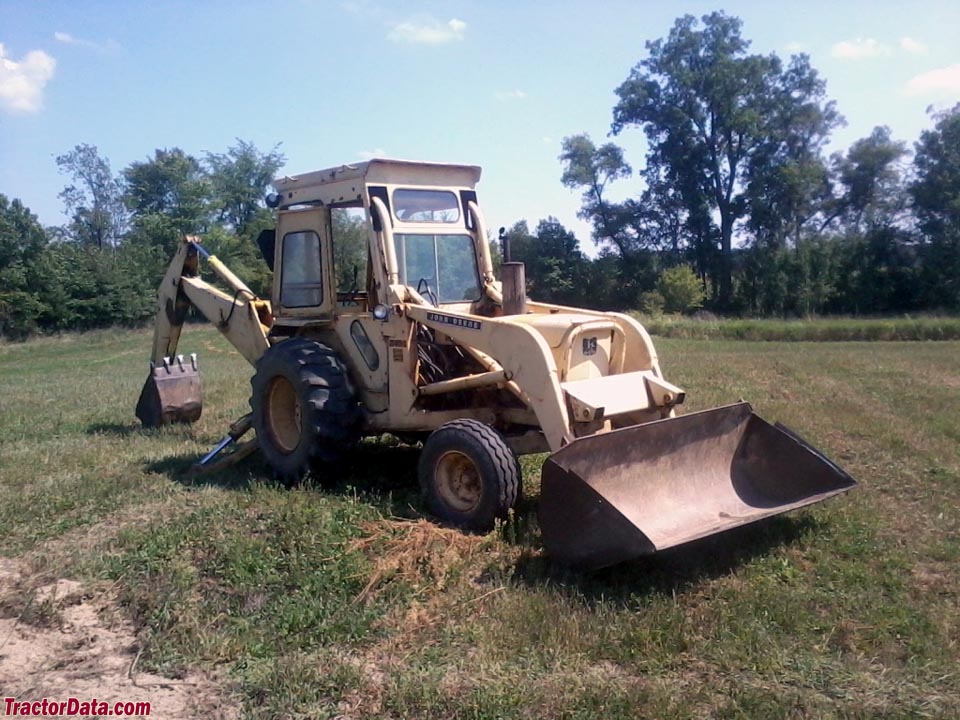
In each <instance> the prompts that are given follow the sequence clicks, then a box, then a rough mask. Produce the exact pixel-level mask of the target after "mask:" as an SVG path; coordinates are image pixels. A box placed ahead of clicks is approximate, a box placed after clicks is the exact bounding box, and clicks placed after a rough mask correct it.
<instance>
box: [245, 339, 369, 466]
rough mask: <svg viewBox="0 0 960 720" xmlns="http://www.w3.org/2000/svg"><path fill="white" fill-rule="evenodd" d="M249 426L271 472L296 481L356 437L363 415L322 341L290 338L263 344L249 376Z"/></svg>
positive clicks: (340, 452) (333, 458) (341, 368)
mask: <svg viewBox="0 0 960 720" xmlns="http://www.w3.org/2000/svg"><path fill="white" fill-rule="evenodd" d="M250 384H251V386H252V389H253V392H252V394H251V396H250V407H251V408H252V410H253V417H252V421H253V428H254V430H256V432H257V439H258V440H259V441H260V449H261V451H262V452H263V456H264V458H265V459H266V461H267V463H268V464H269V465H270V467H271V468H272V469H273V471H274V473H275V474H276V475H277V476H278V477H279V478H280V479H281V480H283V481H286V482H296V481H297V480H300V479H301V478H302V477H303V476H304V475H305V474H306V473H307V472H309V471H311V470H312V469H313V467H314V465H315V464H317V463H318V462H319V463H332V462H336V461H337V460H339V459H340V457H341V456H342V455H343V453H344V451H345V450H347V449H348V448H349V447H351V446H352V445H354V444H355V443H356V442H357V441H358V440H359V439H360V430H361V426H362V420H363V415H362V412H361V410H360V406H359V405H358V404H357V400H356V395H355V393H354V391H353V387H352V385H351V384H350V380H349V378H348V377H347V372H346V368H345V367H344V365H343V363H342V362H341V361H340V358H339V357H338V356H337V354H336V353H335V352H334V351H333V350H331V349H330V348H329V347H327V346H326V345H323V344H321V343H318V342H316V341H314V340H308V339H306V338H292V339H290V340H284V341H283V342H280V343H278V344H277V345H274V346H273V347H271V348H269V349H268V350H267V351H266V352H265V353H264V354H263V355H262V356H261V357H260V359H259V360H258V361H257V364H256V372H255V373H254V375H253V378H252V379H251V381H250Z"/></svg>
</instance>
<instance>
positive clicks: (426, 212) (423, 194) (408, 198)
mask: <svg viewBox="0 0 960 720" xmlns="http://www.w3.org/2000/svg"><path fill="white" fill-rule="evenodd" d="M393 213H394V215H396V216H397V220H399V221H400V222H435V223H455V222H458V221H459V220H460V204H459V202H458V201H457V196H456V195H455V194H454V193H452V192H450V191H449V190H415V189H407V188H398V189H397V190H394V191H393Z"/></svg>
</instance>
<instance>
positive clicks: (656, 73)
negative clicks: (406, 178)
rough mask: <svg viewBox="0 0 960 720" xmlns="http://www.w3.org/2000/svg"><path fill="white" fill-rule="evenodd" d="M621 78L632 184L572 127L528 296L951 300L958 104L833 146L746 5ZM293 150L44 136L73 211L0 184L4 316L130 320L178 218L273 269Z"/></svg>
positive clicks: (826, 116)
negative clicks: (274, 234)
mask: <svg viewBox="0 0 960 720" xmlns="http://www.w3.org/2000/svg"><path fill="white" fill-rule="evenodd" d="M646 48H647V56H646V58H645V59H644V60H642V61H640V62H639V63H638V64H637V65H636V66H635V67H634V68H633V69H632V71H631V72H630V74H629V75H628V77H627V78H626V79H625V81H624V82H623V83H622V84H621V85H620V86H619V87H618V88H617V89H616V94H617V98H618V101H617V103H616V105H615V106H614V107H613V112H612V125H611V132H612V135H613V136H615V137H616V136H620V135H621V134H623V133H626V132H631V131H637V130H638V131H640V132H642V133H643V135H644V137H645V139H646V155H645V157H644V158H643V162H644V165H643V169H642V170H641V171H640V172H639V177H640V179H641V180H642V191H641V192H640V193H639V194H638V195H636V196H633V197H627V198H626V199H614V195H615V193H616V191H617V188H618V185H617V183H618V182H620V183H622V182H623V181H624V180H625V179H626V178H630V177H634V171H633V168H632V166H631V165H630V164H629V162H628V161H627V158H626V156H625V152H624V150H623V149H622V148H621V147H619V146H618V145H617V144H615V143H614V142H606V143H603V144H600V145H598V144H596V143H594V141H593V140H592V139H591V138H590V137H589V136H588V135H586V134H576V135H571V136H569V137H566V138H564V140H563V143H562V153H561V155H560V157H559V160H560V163H561V171H562V174H561V182H562V183H563V184H564V185H566V186H567V187H569V188H572V189H575V190H579V191H580V192H581V193H582V204H581V209H580V213H579V214H580V217H581V218H584V219H586V220H588V221H589V222H590V223H591V225H592V229H593V230H592V239H593V241H594V242H595V243H597V245H598V247H599V254H598V255H597V256H596V257H594V258H590V257H588V256H587V255H586V254H585V253H584V252H583V251H582V249H581V246H580V242H579V240H578V239H577V238H576V237H575V235H574V234H573V233H571V232H570V231H569V230H567V229H566V228H564V227H563V226H562V225H561V224H560V223H559V222H558V221H557V220H556V219H554V218H547V219H544V220H541V221H540V222H539V223H538V224H537V225H536V227H535V228H533V229H532V230H531V229H530V227H529V225H528V224H527V223H526V221H520V222H518V223H516V224H514V225H513V226H512V227H511V228H509V230H508V231H507V235H508V236H509V238H510V240H511V242H512V249H513V259H515V260H521V261H523V262H525V263H526V266H527V268H526V275H527V279H528V283H529V287H528V292H529V294H530V295H531V296H532V297H535V298H537V299H542V300H545V301H551V302H556V303H560V304H567V305H580V306H585V307H594V308H598V309H617V310H623V309H641V310H645V311H647V312H659V311H661V310H666V311H671V312H685V311H689V310H692V309H695V308H698V307H701V306H703V307H707V308H709V309H711V310H714V311H717V312H723V313H729V314H739V315H749V316H765V315H778V316H790V315H809V314H832V313H836V314H869V315H878V314H889V313H904V312H915V311H952V312H955V311H958V310H960V105H957V106H955V107H953V108H952V109H950V110H946V111H943V112H940V113H937V114H934V115H933V116H932V127H930V128H929V129H927V130H925V131H924V132H923V133H922V134H921V135H920V137H919V139H917V140H916V142H915V143H914V145H913V147H912V151H911V148H909V147H908V145H907V143H905V142H903V141H900V140H896V139H894V138H893V137H892V135H891V132H890V130H889V129H888V128H885V127H877V128H875V129H874V130H873V132H871V133H870V135H868V136H867V137H865V138H862V139H860V140H857V141H856V142H854V143H853V144H852V145H851V146H850V148H849V149H848V150H847V151H846V152H840V153H834V154H832V155H830V156H827V155H826V151H825V148H826V147H827V144H828V141H829V138H830V134H831V132H832V131H833V130H835V129H836V128H837V127H838V126H839V125H840V124H841V123H842V122H843V118H842V117H841V115H840V113H839V111H838V109H837V108H836V105H835V103H834V102H833V101H831V100H830V99H829V98H828V97H827V96H826V86H825V83H824V81H823V79H822V78H821V77H820V76H819V74H818V73H817V71H816V70H815V69H814V68H813V67H812V66H811V65H810V61H809V58H808V57H807V56H805V55H795V56H793V57H791V58H790V59H789V60H788V61H784V60H782V59H781V58H779V57H778V56H777V55H775V54H771V55H760V54H752V53H750V51H749V42H748V41H747V40H746V39H745V38H744V37H743V34H742V24H741V22H740V20H739V19H737V18H735V17H731V16H728V15H726V14H724V13H713V14H710V15H706V16H704V17H702V18H700V19H699V20H698V19H696V18H694V17H691V16H685V17H682V18H679V19H678V20H677V21H676V22H675V23H674V25H673V27H672V28H671V30H670V32H669V33H668V35H667V36H666V37H664V38H660V39H657V40H653V41H650V42H648V43H647V44H646ZM284 162H285V158H284V156H283V154H282V153H281V152H280V151H279V146H274V147H273V148H272V149H270V150H269V151H261V150H259V149H258V148H257V147H255V146H254V145H253V143H250V142H246V141H242V140H237V141H236V143H235V144H234V145H233V146H231V147H229V148H228V149H227V150H226V151H225V152H223V153H205V154H204V155H203V156H202V157H195V156H193V155H190V154H188V153H186V152H184V151H183V150H182V149H180V148H173V149H157V150H155V151H154V153H153V155H152V156H149V157H147V158H146V159H144V160H140V161H136V162H133V163H131V164H130V165H129V166H127V167H125V168H123V169H122V170H121V171H120V172H118V173H116V174H115V173H114V172H113V171H112V169H111V167H110V163H109V161H108V160H107V159H106V158H104V157H102V156H101V155H100V153H99V151H98V150H97V148H96V147H94V146H92V145H86V144H82V145H77V146H76V147H74V148H73V149H72V150H70V151H69V152H67V153H65V154H63V155H61V156H59V157H57V158H56V163H57V166H58V167H59V169H60V171H61V173H62V174H63V175H64V177H65V180H66V186H65V187H64V189H63V191H62V192H61V193H60V196H59V197H60V199H61V200H62V202H63V206H64V209H65V215H66V217H67V222H66V223H64V224H63V225H62V226H58V227H49V228H44V227H42V226H41V225H40V224H39V223H38V221H37V219H36V217H35V216H34V215H33V214H32V213H31V212H30V211H29V209H28V208H26V207H25V206H24V205H23V204H22V203H21V202H20V201H19V200H16V199H13V200H11V199H8V198H7V197H5V196H3V195H0V336H6V337H24V336H26V335H29V334H30V333H34V332H50V331H54V332H55V331H60V330H66V329H90V328H95V327H104V326H109V325H136V324H140V323H142V322H144V321H146V320H148V319H149V318H150V317H151V316H152V315H153V312H154V297H155V292H156V287H157V283H158V282H159V280H160V277H161V276H162V274H163V272H164V270H165V267H166V265H167V263H168V262H169V258H170V256H171V255H172V253H173V252H174V249H175V248H176V245H177V243H178V241H179V239H180V237H182V236H183V235H185V234H199V235H202V236H204V243H205V244H206V245H207V246H208V247H209V249H210V250H211V251H213V252H215V253H216V254H218V255H220V256H221V257H223V258H224V260H226V261H227V262H228V264H229V265H230V266H231V267H232V268H233V269H234V270H235V272H236V273H237V274H238V275H239V276H240V277H243V278H244V279H245V280H246V281H247V282H248V284H249V285H250V286H251V288H253V289H254V291H255V292H258V293H260V294H261V295H264V296H266V295H268V294H269V287H270V282H271V276H270V272H269V270H268V269H267V266H266V265H265V264H264V263H263V261H262V259H261V258H260V256H259V251H258V250H257V248H256V245H255V242H254V240H255V238H256V237H257V235H258V234H259V232H260V230H262V229H263V228H266V227H270V226H272V224H273V218H272V214H271V212H270V211H269V210H268V209H267V208H266V207H265V206H264V204H263V198H264V196H265V193H266V191H267V189H268V186H269V184H270V182H271V180H272V179H273V178H274V177H275V176H276V175H277V172H278V171H279V169H280V168H281V167H282V166H283V164H284ZM334 223H335V225H336V226H337V227H335V237H338V238H340V241H338V242H340V244H338V245H337V247H336V248H335V254H336V258H337V262H338V265H340V271H341V272H339V275H340V278H339V280H340V282H341V283H343V284H345V285H346V286H349V284H350V283H351V282H353V268H355V267H358V266H361V265H362V264H363V258H364V257H365V254H366V253H365V250H364V243H365V232H364V228H363V223H362V221H361V220H359V219H358V218H357V217H356V216H349V215H342V216H341V215H337V216H336V217H335V218H334Z"/></svg>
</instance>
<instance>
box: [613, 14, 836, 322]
mask: <svg viewBox="0 0 960 720" xmlns="http://www.w3.org/2000/svg"><path fill="white" fill-rule="evenodd" d="M741 27H742V23H741V21H740V20H739V19H737V18H734V17H730V16H728V15H725V14H723V13H719V12H718V13H712V14H710V15H705V16H704V17H703V18H702V27H701V26H700V25H699V24H698V22H697V20H696V19H695V18H693V17H692V16H689V15H688V16H685V17H682V18H680V19H678V20H677V21H676V23H675V24H674V26H673V28H672V30H671V31H670V34H669V36H668V37H667V38H666V39H665V40H664V39H659V40H655V41H652V42H648V43H647V50H648V53H649V57H648V58H647V59H645V60H643V61H641V62H640V63H639V64H638V65H637V66H636V67H634V69H633V70H632V71H631V73H630V76H629V77H628V78H627V80H626V82H624V83H623V84H622V85H621V86H620V87H619V88H617V95H618V97H619V98H620V100H619V102H618V103H617V105H616V106H615V107H614V110H613V117H614V121H613V132H614V134H619V133H621V132H622V131H623V130H624V129H626V128H628V127H631V126H639V127H642V128H643V130H644V133H645V134H646V138H647V143H648V147H649V153H650V155H651V156H652V157H653V158H654V159H655V162H656V163H658V164H659V165H660V166H662V167H663V168H665V170H666V175H667V177H670V178H673V179H677V180H676V182H678V183H679V187H681V188H691V189H695V190H696V192H695V193H694V194H693V197H696V198H697V201H698V202H702V201H703V200H705V201H706V203H707V207H708V209H709V211H710V214H711V215H712V214H713V213H715V214H716V216H717V217H718V218H719V233H718V241H719V246H720V254H719V263H718V269H717V272H718V275H719V278H718V285H719V297H718V300H719V302H720V304H721V305H722V306H729V304H730V301H731V299H732V293H733V284H732V270H733V264H732V257H733V235H734V229H735V226H736V224H737V223H738V222H739V221H740V220H742V219H743V218H744V217H745V215H746V214H747V212H748V208H749V196H748V193H747V189H748V188H749V186H750V183H751V180H752V179H753V178H754V176H755V175H757V174H758V173H759V172H760V171H761V169H762V168H765V167H766V165H765V163H764V162H762V161H761V160H764V161H769V160H771V159H779V160H780V162H781V163H784V164H787V165H788V166H789V165H792V164H796V163H798V162H804V161H805V160H804V159H805V157H807V156H810V155H815V153H816V150H817V148H819V146H820V145H821V144H822V142H823V139H824V138H825V137H826V136H827V135H828V134H829V131H830V129H831V128H832V127H833V125H835V124H836V123H837V122H839V117H838V116H837V115H836V112H835V110H834V109H833V105H832V103H828V102H826V101H825V99H824V83H823V81H822V80H820V79H819V78H818V77H817V74H816V72H815V71H814V70H813V69H812V68H811V67H810V65H809V62H808V61H807V59H806V58H805V57H804V56H796V57H794V58H793V59H792V60H791V62H790V64H789V65H788V67H787V68H784V67H783V63H782V62H781V60H780V59H779V58H778V57H777V56H775V55H751V54H748V52H747V50H748V48H749V42H748V41H746V40H745V39H744V38H743V37H742V35H741ZM804 137H806V140H805V141H804V142H803V143H800V142H799V141H800V140H801V139H803V138H804ZM794 146H797V147H794ZM804 148H805V149H804ZM801 174H802V175H806V174H807V173H801ZM688 194H689V193H688ZM698 210H699V208H697V207H692V208H691V211H692V212H693V213H694V214H696V212H697V211H698Z"/></svg>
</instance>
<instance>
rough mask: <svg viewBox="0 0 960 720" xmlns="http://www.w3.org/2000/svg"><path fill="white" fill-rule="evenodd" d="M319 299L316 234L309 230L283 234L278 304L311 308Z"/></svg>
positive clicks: (318, 242) (319, 278)
mask: <svg viewBox="0 0 960 720" xmlns="http://www.w3.org/2000/svg"><path fill="white" fill-rule="evenodd" d="M322 302H323V273H322V267H321V261H320V236H319V235H317V233H315V232H314V231H313V230H303V231H299V232H292V233H287V234H286V235H284V236H283V271H282V279H281V283H280V304H281V305H283V306H284V307H290V308H296V307H315V306H317V305H320V304H321V303H322Z"/></svg>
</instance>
